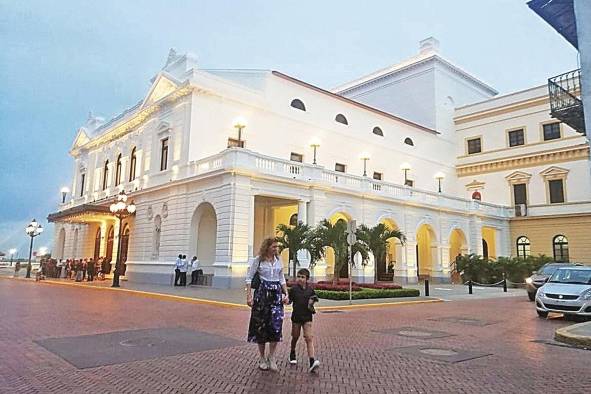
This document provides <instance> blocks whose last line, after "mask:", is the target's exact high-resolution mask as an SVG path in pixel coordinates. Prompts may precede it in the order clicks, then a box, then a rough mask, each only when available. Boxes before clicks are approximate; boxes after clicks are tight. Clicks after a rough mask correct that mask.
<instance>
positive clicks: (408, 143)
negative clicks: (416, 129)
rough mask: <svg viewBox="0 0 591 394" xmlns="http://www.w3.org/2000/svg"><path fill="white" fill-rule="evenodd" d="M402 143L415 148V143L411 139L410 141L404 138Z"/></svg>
mask: <svg viewBox="0 0 591 394" xmlns="http://www.w3.org/2000/svg"><path fill="white" fill-rule="evenodd" d="M404 143H405V144H406V145H410V146H415V143H414V142H412V139H411V138H410V137H406V138H405V139H404Z"/></svg>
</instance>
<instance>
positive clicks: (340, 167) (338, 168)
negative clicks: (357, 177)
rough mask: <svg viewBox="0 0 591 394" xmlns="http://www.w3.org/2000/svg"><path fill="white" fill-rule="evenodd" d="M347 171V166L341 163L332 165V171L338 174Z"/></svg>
mask: <svg viewBox="0 0 591 394" xmlns="http://www.w3.org/2000/svg"><path fill="white" fill-rule="evenodd" d="M346 169H347V166H345V165H344V164H341V163H336V164H335V165H334V170H335V171H338V172H345V170H346Z"/></svg>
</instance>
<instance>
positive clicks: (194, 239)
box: [191, 202, 217, 267]
mask: <svg viewBox="0 0 591 394" xmlns="http://www.w3.org/2000/svg"><path fill="white" fill-rule="evenodd" d="M216 240H217V216H216V213H215V209H214V207H213V205H211V204H210V203H207V202H205V203H202V204H200V205H199V206H198V207H197V209H195V212H194V213H193V218H192V219H191V252H192V254H193V255H194V256H197V260H199V263H200V264H201V266H202V267H208V266H212V265H213V264H214V263H215V258H216ZM191 257H192V256H191Z"/></svg>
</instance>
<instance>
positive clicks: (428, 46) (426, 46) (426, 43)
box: [419, 37, 439, 55]
mask: <svg viewBox="0 0 591 394" xmlns="http://www.w3.org/2000/svg"><path fill="white" fill-rule="evenodd" d="M438 52H439V40H437V39H436V38H435V37H427V38H425V39H424V40H421V41H420V42H419V54H421V55H428V54H435V53H438Z"/></svg>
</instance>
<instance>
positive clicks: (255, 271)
mask: <svg viewBox="0 0 591 394" xmlns="http://www.w3.org/2000/svg"><path fill="white" fill-rule="evenodd" d="M253 287H254V288H255V291H254V297H253V295H252V292H251V289H252V288H253ZM245 290H246V304H247V305H248V306H250V307H251V313H250V323H249V326H248V342H255V343H256V344H257V345H258V350H259V356H260V359H259V368H260V369H262V370H268V369H270V370H271V371H278V368H277V362H276V361H275V351H276V349H277V343H278V342H281V340H282V327H283V304H284V303H288V302H289V296H288V295H287V285H286V283H285V276H284V275H283V264H282V263H281V260H280V259H279V245H278V244H277V241H276V240H275V239H274V238H267V239H265V240H264V241H263V243H262V244H261V248H260V250H259V255H258V256H257V257H256V258H254V259H253V260H252V261H251V263H250V266H249V268H248V271H247V274H246V289H245ZM267 343H268V344H269V353H268V356H267V357H266V356H265V348H266V344H267Z"/></svg>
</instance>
